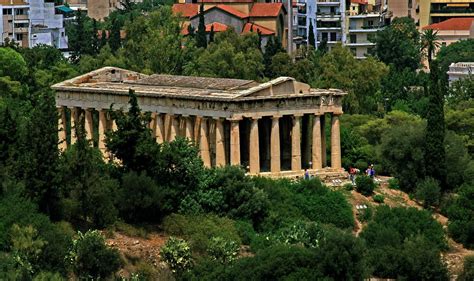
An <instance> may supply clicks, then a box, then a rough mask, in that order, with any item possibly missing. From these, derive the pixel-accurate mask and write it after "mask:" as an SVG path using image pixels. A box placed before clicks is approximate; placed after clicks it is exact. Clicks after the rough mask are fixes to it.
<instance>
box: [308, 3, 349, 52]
mask: <svg viewBox="0 0 474 281" xmlns="http://www.w3.org/2000/svg"><path fill="white" fill-rule="evenodd" d="M314 3H315V5H316V6H315V10H316V24H315V25H313V27H314V30H315V33H314V34H315V38H316V46H320V45H321V44H323V42H326V44H327V47H328V49H331V47H332V46H334V44H336V43H338V42H345V40H346V34H345V32H344V30H345V24H346V22H345V21H346V16H345V10H346V8H345V7H346V1H345V0H316V2H314Z"/></svg>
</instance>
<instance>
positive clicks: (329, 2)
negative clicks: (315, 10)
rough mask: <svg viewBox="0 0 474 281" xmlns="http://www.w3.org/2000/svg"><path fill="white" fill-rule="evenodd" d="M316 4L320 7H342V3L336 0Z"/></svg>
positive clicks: (319, 0)
mask: <svg viewBox="0 0 474 281" xmlns="http://www.w3.org/2000/svg"><path fill="white" fill-rule="evenodd" d="M316 4H317V5H318V6H339V5H341V2H339V1H335V0H330V1H321V0H317V2H316Z"/></svg>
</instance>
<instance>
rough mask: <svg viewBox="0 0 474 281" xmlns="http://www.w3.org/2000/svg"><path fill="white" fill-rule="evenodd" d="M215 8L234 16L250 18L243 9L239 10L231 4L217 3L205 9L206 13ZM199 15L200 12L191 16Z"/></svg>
mask: <svg viewBox="0 0 474 281" xmlns="http://www.w3.org/2000/svg"><path fill="white" fill-rule="evenodd" d="M213 9H219V10H221V11H224V12H226V13H228V14H231V15H234V16H236V17H238V18H240V19H245V18H248V15H247V14H245V13H242V12H241V11H239V10H237V9H235V8H233V7H231V6H229V5H216V6H213V7H210V8H209V9H207V10H205V11H204V13H207V12H208V11H211V10H213ZM198 15H199V13H198V14H195V15H194V16H192V17H191V18H194V17H197V16H198Z"/></svg>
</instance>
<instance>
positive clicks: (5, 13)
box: [3, 9, 12, 15]
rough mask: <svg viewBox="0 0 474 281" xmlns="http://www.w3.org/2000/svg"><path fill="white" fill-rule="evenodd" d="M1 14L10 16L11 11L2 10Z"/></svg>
mask: <svg viewBox="0 0 474 281" xmlns="http://www.w3.org/2000/svg"><path fill="white" fill-rule="evenodd" d="M3 14H4V15H11V14H12V10H11V9H3Z"/></svg>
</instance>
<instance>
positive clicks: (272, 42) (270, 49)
mask: <svg viewBox="0 0 474 281" xmlns="http://www.w3.org/2000/svg"><path fill="white" fill-rule="evenodd" d="M284 52H285V49H283V47H282V46H281V42H280V40H279V39H278V38H277V37H274V36H271V37H270V38H268V41H267V44H266V45H265V52H264V53H263V64H264V65H265V70H264V74H265V76H266V77H269V78H273V77H275V76H276V75H275V74H274V73H273V72H272V67H271V64H272V59H273V57H274V56H275V55H276V54H278V53H284Z"/></svg>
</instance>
